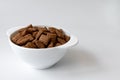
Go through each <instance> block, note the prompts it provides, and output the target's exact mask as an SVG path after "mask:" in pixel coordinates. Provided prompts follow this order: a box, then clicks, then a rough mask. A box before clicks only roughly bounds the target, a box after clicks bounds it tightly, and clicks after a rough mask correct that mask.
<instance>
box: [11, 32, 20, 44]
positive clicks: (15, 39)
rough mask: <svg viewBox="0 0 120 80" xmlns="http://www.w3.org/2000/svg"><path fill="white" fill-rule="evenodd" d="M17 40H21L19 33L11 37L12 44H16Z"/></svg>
mask: <svg viewBox="0 0 120 80" xmlns="http://www.w3.org/2000/svg"><path fill="white" fill-rule="evenodd" d="M19 38H21V34H20V33H16V34H15V35H14V36H12V37H11V40H12V41H13V42H14V43H16V42H17V40H18V39H19Z"/></svg>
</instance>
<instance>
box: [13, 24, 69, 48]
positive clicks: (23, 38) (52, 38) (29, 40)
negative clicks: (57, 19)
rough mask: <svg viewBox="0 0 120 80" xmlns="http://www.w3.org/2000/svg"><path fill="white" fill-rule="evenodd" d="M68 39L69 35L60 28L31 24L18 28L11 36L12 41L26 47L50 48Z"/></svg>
mask: <svg viewBox="0 0 120 80" xmlns="http://www.w3.org/2000/svg"><path fill="white" fill-rule="evenodd" d="M69 40H70V36H68V35H66V34H65V32H64V31H63V30H62V29H57V28H55V27H44V26H33V25H32V24H30V25H28V26H26V27H24V28H21V29H19V30H18V31H16V33H14V34H13V35H12V36H11V41H12V42H13V43H15V44H16V45H19V46H21V47H26V48H52V47H56V46H60V45H63V44H65V43H66V42H68V41H69Z"/></svg>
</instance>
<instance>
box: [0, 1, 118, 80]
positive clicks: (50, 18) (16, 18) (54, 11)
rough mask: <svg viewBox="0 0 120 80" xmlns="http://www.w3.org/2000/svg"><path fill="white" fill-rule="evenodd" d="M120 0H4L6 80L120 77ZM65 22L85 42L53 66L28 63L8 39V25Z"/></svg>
mask: <svg viewBox="0 0 120 80" xmlns="http://www.w3.org/2000/svg"><path fill="white" fill-rule="evenodd" d="M119 21H120V1H119V0H74V1H73V0H19V1H18V0H12V1H11V0H0V28H1V29H0V34H1V35H0V36H1V38H0V45H1V46H0V80H120V23H119ZM30 23H33V24H48V25H60V26H62V27H65V28H67V29H68V30H69V31H71V32H72V33H73V34H75V35H77V36H78V38H79V40H80V44H79V45H77V46H76V47H74V48H72V49H70V50H69V52H68V53H67V55H66V56H65V57H64V58H63V59H62V60H61V61H60V62H58V63H57V64H56V65H55V66H53V67H51V68H50V69H47V70H34V69H30V68H27V67H26V66H25V65H24V64H23V63H22V62H21V61H20V60H18V59H17V57H16V56H15V55H14V54H13V52H12V51H11V49H10V46H9V45H8V41H7V36H6V30H7V29H8V28H10V27H13V26H19V25H27V24H30Z"/></svg>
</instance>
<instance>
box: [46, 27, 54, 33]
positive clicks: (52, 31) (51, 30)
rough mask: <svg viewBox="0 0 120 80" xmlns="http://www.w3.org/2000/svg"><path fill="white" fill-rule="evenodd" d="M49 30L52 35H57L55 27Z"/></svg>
mask: <svg viewBox="0 0 120 80" xmlns="http://www.w3.org/2000/svg"><path fill="white" fill-rule="evenodd" d="M48 30H49V31H50V32H51V33H56V28H54V27H49V28H48Z"/></svg>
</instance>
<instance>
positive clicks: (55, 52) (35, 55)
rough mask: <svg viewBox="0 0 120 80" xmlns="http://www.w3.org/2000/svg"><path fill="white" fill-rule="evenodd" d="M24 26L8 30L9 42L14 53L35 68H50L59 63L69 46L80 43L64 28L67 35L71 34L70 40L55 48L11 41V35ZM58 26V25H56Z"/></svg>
mask: <svg viewBox="0 0 120 80" xmlns="http://www.w3.org/2000/svg"><path fill="white" fill-rule="evenodd" d="M23 27H24V26H23ZM23 27H21V26H20V27H13V28H11V29H9V30H8V31H7V36H8V41H9V44H10V46H11V48H12V50H13V51H14V53H15V54H16V55H17V56H18V57H20V58H21V60H23V61H24V62H25V63H27V64H28V65H30V66H31V67H33V68H37V69H45V68H49V67H51V66H52V65H54V64H55V63H57V62H58V61H59V60H60V59H61V58H62V57H63V56H64V55H65V53H66V52H67V50H68V48H70V47H72V46H74V45H75V44H77V43H78V39H77V38H76V37H75V36H73V35H72V34H70V33H69V32H68V31H66V30H65V29H64V28H61V29H63V30H64V31H65V33H66V34H67V35H69V36H70V40H69V41H68V42H67V43H65V44H64V45H61V46H58V47H53V48H42V49H33V48H24V47H20V46H18V45H16V44H14V43H13V42H12V41H11V35H12V34H13V33H15V32H16V31H17V30H19V29H20V28H23ZM47 27H49V26H47ZM56 28H58V27H56Z"/></svg>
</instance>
